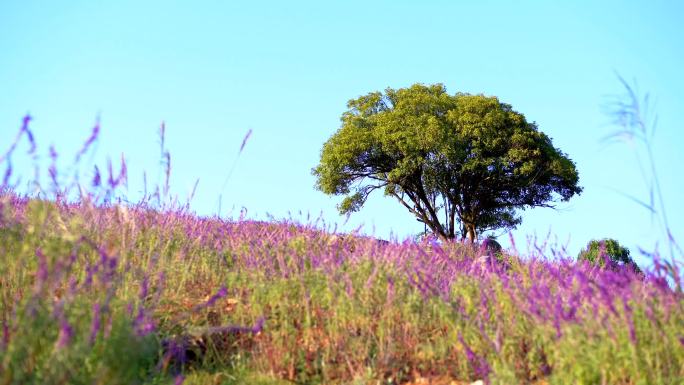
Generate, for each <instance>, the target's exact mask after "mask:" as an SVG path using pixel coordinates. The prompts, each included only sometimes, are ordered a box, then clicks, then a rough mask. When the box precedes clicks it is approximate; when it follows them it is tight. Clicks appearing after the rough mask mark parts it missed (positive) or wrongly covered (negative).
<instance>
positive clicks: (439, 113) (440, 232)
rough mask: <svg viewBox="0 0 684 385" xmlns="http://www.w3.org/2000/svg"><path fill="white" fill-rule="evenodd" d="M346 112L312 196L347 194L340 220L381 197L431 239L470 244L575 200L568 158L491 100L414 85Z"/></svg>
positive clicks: (368, 98) (366, 99) (364, 99)
mask: <svg viewBox="0 0 684 385" xmlns="http://www.w3.org/2000/svg"><path fill="white" fill-rule="evenodd" d="M347 107H348V110H347V111H346V112H345V113H343V114H342V118H341V120H342V126H341V127H340V129H339V130H338V131H337V132H336V133H335V134H334V135H333V136H332V137H331V138H330V139H328V141H327V142H326V143H325V144H324V145H323V149H322V151H321V159H320V163H319V165H318V166H317V167H315V168H314V169H313V170H312V172H313V174H314V175H315V176H316V179H317V180H316V187H317V188H318V189H319V190H321V191H323V192H324V193H326V194H334V195H346V197H345V198H344V200H343V201H342V203H341V204H340V205H339V206H338V208H339V210H340V213H342V214H349V213H351V212H354V211H357V210H359V209H360V208H361V207H362V206H363V204H364V203H365V201H366V199H367V198H368V196H369V195H370V194H371V193H372V192H373V191H375V190H378V189H380V190H384V193H385V195H388V196H391V197H393V198H395V199H396V200H397V201H398V202H399V203H401V204H402V205H403V206H404V207H405V208H406V209H407V210H408V211H409V212H411V213H412V214H413V215H415V216H416V218H417V219H418V221H420V222H422V223H424V224H425V225H426V226H427V227H428V228H429V229H430V231H431V232H432V233H433V234H435V235H436V236H438V237H440V238H442V239H453V238H456V237H457V236H459V235H460V237H461V238H462V239H465V238H468V239H469V240H470V241H471V242H474V241H475V239H477V237H478V234H480V233H482V232H483V231H487V230H494V229H501V228H503V229H511V228H515V227H516V226H517V225H518V224H519V223H520V222H521V218H520V216H518V215H517V213H516V211H517V210H519V209H525V208H528V207H552V206H553V205H552V203H553V202H554V201H556V200H561V201H567V200H568V199H570V198H571V197H572V196H574V195H575V194H579V193H580V192H581V191H582V188H581V187H579V186H578V181H579V177H578V174H577V170H576V168H575V164H574V163H573V162H572V161H571V160H570V159H569V158H568V157H567V155H565V154H564V153H563V152H561V151H560V150H559V149H557V148H555V147H554V146H553V144H552V142H551V138H549V137H548V136H547V135H546V134H544V133H543V132H541V131H539V130H538V129H537V125H536V124H535V123H530V122H528V121H527V120H526V119H525V117H524V116H523V115H522V114H520V113H518V112H516V111H514V110H513V109H512V107H511V106H510V105H508V104H505V103H501V102H500V101H499V99H497V98H496V97H488V96H484V95H470V94H463V93H457V94H455V95H449V94H448V93H447V92H446V89H445V88H444V86H443V85H441V84H436V85H430V86H425V85H421V84H416V85H413V86H411V87H409V88H402V89H398V90H395V89H391V88H388V89H386V90H385V92H384V93H381V92H373V93H370V94H368V95H365V96H361V97H359V98H357V99H352V100H350V101H349V103H348V104H347Z"/></svg>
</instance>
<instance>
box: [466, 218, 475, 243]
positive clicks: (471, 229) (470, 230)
mask: <svg viewBox="0 0 684 385" xmlns="http://www.w3.org/2000/svg"><path fill="white" fill-rule="evenodd" d="M465 228H466V231H467V232H468V234H467V235H468V241H470V244H474V243H475V239H477V232H476V230H475V225H474V224H472V223H466V224H465Z"/></svg>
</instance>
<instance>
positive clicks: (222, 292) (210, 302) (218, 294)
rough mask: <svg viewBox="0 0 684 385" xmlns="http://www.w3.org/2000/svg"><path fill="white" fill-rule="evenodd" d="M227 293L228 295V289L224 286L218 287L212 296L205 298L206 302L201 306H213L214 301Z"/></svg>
mask: <svg viewBox="0 0 684 385" xmlns="http://www.w3.org/2000/svg"><path fill="white" fill-rule="evenodd" d="M227 295H228V289H227V288H226V287H225V286H221V288H220V289H219V291H217V292H216V294H214V295H212V296H211V297H210V298H209V299H208V300H207V302H206V303H205V304H204V305H203V306H201V307H211V306H214V304H215V303H216V301H218V300H219V299H221V298H223V297H225V296H227Z"/></svg>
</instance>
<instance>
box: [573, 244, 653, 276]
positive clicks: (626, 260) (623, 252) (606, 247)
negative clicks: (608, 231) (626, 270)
mask: <svg viewBox="0 0 684 385" xmlns="http://www.w3.org/2000/svg"><path fill="white" fill-rule="evenodd" d="M577 260H578V261H589V263H591V264H593V265H598V266H600V267H609V268H615V267H620V266H628V267H630V268H632V269H633V270H634V271H635V272H637V273H639V272H641V269H639V266H637V264H636V262H634V260H632V257H631V256H630V255H629V249H628V248H626V247H623V246H622V245H620V243H619V242H618V241H616V240H615V239H610V238H604V239H601V240H596V239H594V240H591V241H589V243H587V247H586V248H585V249H584V250H582V251H580V253H579V255H578V256H577Z"/></svg>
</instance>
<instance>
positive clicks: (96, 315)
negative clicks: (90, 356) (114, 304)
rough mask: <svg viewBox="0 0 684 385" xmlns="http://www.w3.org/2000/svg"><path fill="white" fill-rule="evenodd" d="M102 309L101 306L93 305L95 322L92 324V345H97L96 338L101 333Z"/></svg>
mask: <svg viewBox="0 0 684 385" xmlns="http://www.w3.org/2000/svg"><path fill="white" fill-rule="evenodd" d="M100 312H101V309H100V304H99V303H95V304H94V305H93V321H92V323H91V324H90V343H91V344H93V343H95V338H97V333H98V332H99V331H100V319H101V314H100Z"/></svg>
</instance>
